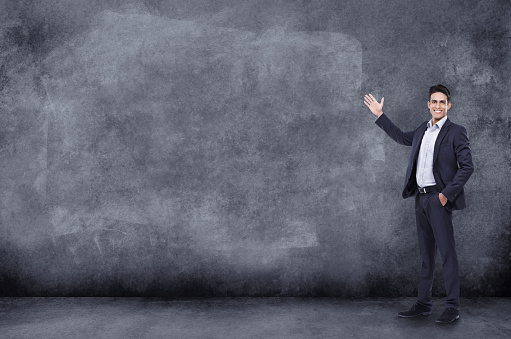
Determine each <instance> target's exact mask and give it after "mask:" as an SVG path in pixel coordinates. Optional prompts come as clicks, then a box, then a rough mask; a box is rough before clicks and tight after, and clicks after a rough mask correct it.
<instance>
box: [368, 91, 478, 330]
mask: <svg viewBox="0 0 511 339" xmlns="http://www.w3.org/2000/svg"><path fill="white" fill-rule="evenodd" d="M383 102H384V98H382V99H381V102H380V103H378V101H376V99H375V98H374V97H373V96H372V95H371V94H369V95H365V97H364V103H365V105H366V106H367V107H369V109H370V110H371V112H372V113H373V114H374V115H376V116H377V117H378V119H377V120H376V124H377V125H378V126H379V127H380V128H381V129H383V130H384V131H385V132H386V133H387V134H388V135H389V136H390V137H391V138H392V139H394V140H395V141H397V142H398V143H399V144H401V145H406V146H412V153H411V155H410V161H409V163H408V169H407V172H406V180H405V186H404V190H403V198H408V197H411V196H415V219H416V224H417V234H418V238H419V251H420V255H421V259H422V266H421V271H420V278H419V287H418V295H417V301H416V303H415V304H414V305H413V306H412V308H411V309H409V310H408V311H404V312H399V313H398V315H399V316H400V317H405V318H410V317H417V316H421V315H429V314H431V306H432V302H431V294H432V293H431V291H432V286H433V276H434V272H435V255H436V251H437V248H438V249H439V252H440V255H441V258H442V263H443V264H442V269H443V274H444V280H445V290H446V294H447V300H446V303H445V311H444V312H443V313H442V315H441V316H440V317H439V318H438V319H437V320H436V321H437V322H438V323H450V322H453V321H455V320H456V319H458V318H459V305H460V303H459V294H460V280H459V273H458V257H457V255H456V250H455V246H454V231H453V226H452V211H453V210H461V209H463V208H465V194H464V191H463V186H464V185H465V183H466V182H467V181H468V179H469V178H470V175H471V174H472V172H473V171H474V166H473V164H472V155H471V153H470V148H469V144H470V143H469V140H468V136H467V131H466V130H465V128H464V127H462V126H460V125H457V124H454V123H452V122H451V121H450V120H449V119H448V118H447V111H448V110H449V109H450V108H451V95H450V92H449V90H448V89H447V88H446V87H445V86H443V85H441V84H439V85H436V86H432V87H431V88H430V89H429V101H428V108H429V111H430V113H431V120H430V121H427V122H424V123H423V124H421V125H420V126H419V127H418V128H417V129H416V130H415V131H410V132H403V131H401V130H400V129H399V127H397V126H396V125H394V124H393V123H392V122H391V121H390V120H389V118H388V117H387V116H386V115H385V114H384V113H383V111H382V108H383Z"/></svg>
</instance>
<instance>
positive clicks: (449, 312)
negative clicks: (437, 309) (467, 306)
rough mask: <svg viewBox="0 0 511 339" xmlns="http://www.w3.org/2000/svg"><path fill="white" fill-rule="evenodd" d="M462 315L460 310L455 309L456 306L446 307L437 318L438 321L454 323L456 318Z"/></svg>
mask: <svg viewBox="0 0 511 339" xmlns="http://www.w3.org/2000/svg"><path fill="white" fill-rule="evenodd" d="M459 317H460V311H458V310H455V309H454V308H446V309H445V311H444V313H442V315H441V316H439V317H438V319H437V320H436V322H437V323H441V324H447V323H452V322H453V321H454V320H456V319H458V318H459Z"/></svg>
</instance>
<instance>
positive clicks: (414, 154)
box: [412, 121, 428, 162]
mask: <svg viewBox="0 0 511 339" xmlns="http://www.w3.org/2000/svg"><path fill="white" fill-rule="evenodd" d="M427 129H428V122H427V121H426V122H425V123H423V124H422V125H420V126H419V128H417V132H416V133H415V135H414V136H413V137H414V138H415V142H414V143H413V148H412V161H413V162H415V161H416V159H417V156H418V154H419V149H420V148H421V143H422V138H423V137H424V132H426V130H427Z"/></svg>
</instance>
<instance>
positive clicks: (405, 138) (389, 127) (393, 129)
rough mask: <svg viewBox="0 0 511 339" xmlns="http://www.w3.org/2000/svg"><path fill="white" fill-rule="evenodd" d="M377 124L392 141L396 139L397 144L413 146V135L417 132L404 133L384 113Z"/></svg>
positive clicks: (377, 120)
mask: <svg viewBox="0 0 511 339" xmlns="http://www.w3.org/2000/svg"><path fill="white" fill-rule="evenodd" d="M375 124H376V125H378V127H380V128H381V129H382V130H384V131H385V133H387V134H388V135H389V136H390V137H391V138H392V139H394V140H395V141H396V142H397V143H399V144H401V145H405V146H412V141H413V135H414V133H415V131H411V132H403V131H401V129H400V128H399V127H397V126H396V125H394V124H393V123H392V121H390V119H389V118H388V117H387V116H386V115H385V113H382V115H380V117H379V118H378V119H376V121H375Z"/></svg>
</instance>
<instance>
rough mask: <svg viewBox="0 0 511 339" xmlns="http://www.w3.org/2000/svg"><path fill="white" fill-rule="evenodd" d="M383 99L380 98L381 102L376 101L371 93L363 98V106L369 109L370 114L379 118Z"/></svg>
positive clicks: (381, 112)
mask: <svg viewBox="0 0 511 339" xmlns="http://www.w3.org/2000/svg"><path fill="white" fill-rule="evenodd" d="M384 100H385V98H381V102H378V101H376V99H375V98H374V97H373V95H372V94H371V93H369V94H366V95H365V96H364V104H365V105H366V106H367V107H369V109H370V110H371V112H372V113H373V114H374V115H376V116H377V117H379V116H380V115H382V114H383V101H384Z"/></svg>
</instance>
